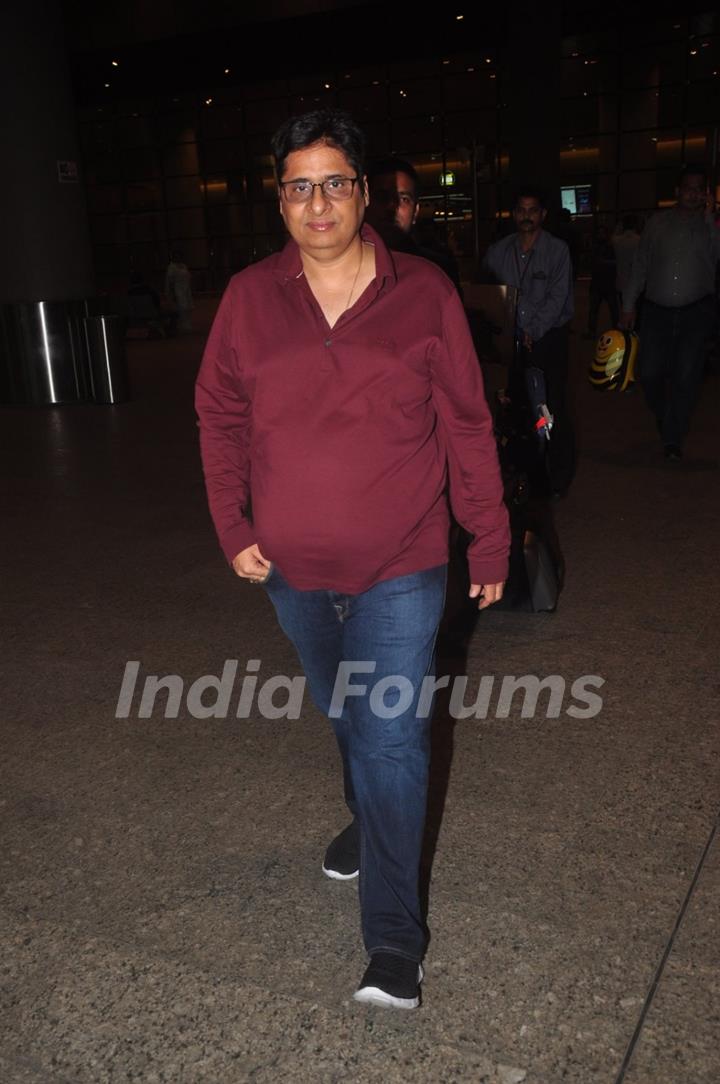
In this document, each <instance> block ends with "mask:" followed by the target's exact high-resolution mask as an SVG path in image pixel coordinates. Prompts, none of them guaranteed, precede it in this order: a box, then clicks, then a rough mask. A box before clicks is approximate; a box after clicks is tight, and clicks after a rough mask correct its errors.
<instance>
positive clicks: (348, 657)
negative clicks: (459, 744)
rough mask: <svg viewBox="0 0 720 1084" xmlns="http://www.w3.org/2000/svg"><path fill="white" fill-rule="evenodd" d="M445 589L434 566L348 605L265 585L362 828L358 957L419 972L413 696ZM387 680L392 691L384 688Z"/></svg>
mask: <svg viewBox="0 0 720 1084" xmlns="http://www.w3.org/2000/svg"><path fill="white" fill-rule="evenodd" d="M445 578H446V566H445V565H440V566H438V567H437V568H431V569H428V570H427V571H424V572H415V573H412V574H410V575H408V576H399V577H397V578H396V579H392V580H386V581H384V582H382V583H378V584H376V585H375V586H374V587H371V588H370V589H369V590H368V591H363V592H362V593H361V594H359V595H344V594H341V593H339V592H337V591H325V590H321V591H297V590H295V588H293V587H290V585H289V584H288V583H286V582H285V580H284V579H283V576H282V574H281V573H280V572H279V571H278V569H274V570H273V572H272V574H271V576H270V579H269V580H268V581H267V584H266V588H267V591H268V594H269V596H270V599H271V600H272V603H273V605H274V606H275V611H276V613H277V616H278V620H279V622H280V625H281V627H282V629H283V631H284V632H285V634H286V635H287V636H288V638H289V639H290V640H291V641H292V643H293V644H294V645H295V648H296V650H297V653H298V655H299V657H300V662H301V663H302V666H303V669H304V670H305V674H306V677H307V681H308V685H309V688H310V692H311V693H312V697H313V700H314V701H315V703H316V704H317V706H318V707H319V708H320V710H321V711H322V712H323V713H324V714H325V715H327V716H328V718H330V719H331V722H332V724H333V727H334V730H335V736H336V738H337V743H338V746H339V748H340V754H341V756H342V762H343V773H344V781H345V800H346V802H347V804H348V806H349V808H350V811H351V812H352V813H353V815H354V816H355V817H357V820H358V824H359V827H360V910H361V914H362V930H363V939H364V942H365V948H366V949H367V951H368V953H370V954H372V953H373V952H378V951H381V950H382V951H389V952H395V953H397V954H398V955H400V956H405V957H406V958H408V959H411V960H417V961H420V960H421V959H422V957H423V955H424V953H425V948H426V945H427V935H426V929H425V924H424V922H423V919H422V914H421V909H420V899H419V891H418V879H419V870H420V854H421V850H422V843H423V833H424V827H425V807H426V801H427V780H428V766H429V760H430V714H431V703H429V702H428V688H427V686H428V684H429V683H425V690H424V693H423V695H422V697H421V692H423V679H424V678H426V677H428V678H430V679H432V677H433V669H434V654H435V637H436V635H437V629H438V625H439V623H440V617H441V615H442V610H443V604H444V600H445ZM343 663H345V666H344V667H343V666H341V664H343ZM393 677H395V678H397V679H398V680H397V682H393V681H383V679H392V678H393ZM379 682H380V683H382V684H380V685H378V683H379ZM363 687H364V691H362V690H363ZM333 693H335V696H333ZM430 700H431V698H430ZM418 709H419V710H418ZM418 715H419V716H420V717H418Z"/></svg>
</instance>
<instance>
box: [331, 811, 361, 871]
mask: <svg viewBox="0 0 720 1084" xmlns="http://www.w3.org/2000/svg"><path fill="white" fill-rule="evenodd" d="M323 873H324V874H325V876H326V877H332V879H333V880H334V881H352V880H353V879H354V878H355V877H357V876H358V874H359V873H360V826H359V825H358V822H357V821H356V820H354V821H353V822H352V824H349V825H348V826H347V828H344V829H343V830H342V832H341V833H340V835H339V836H335V839H334V840H333V841H332V843H331V844H330V846H329V847H328V849H327V850H326V851H325V860H324V861H323Z"/></svg>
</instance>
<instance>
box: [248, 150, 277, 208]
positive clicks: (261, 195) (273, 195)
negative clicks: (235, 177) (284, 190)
mask: <svg viewBox="0 0 720 1084" xmlns="http://www.w3.org/2000/svg"><path fill="white" fill-rule="evenodd" d="M271 163H272V160H271V159H270V156H269V155H267V156H263V157H262V158H260V159H259V160H258V159H256V160H255V166H254V168H253V169H252V171H251V172H250V173H249V174H248V189H249V194H250V198H251V199H253V200H272V201H273V202H274V201H276V200H277V198H278V193H277V181H276V180H275V170H274V168H273V166H272V164H271Z"/></svg>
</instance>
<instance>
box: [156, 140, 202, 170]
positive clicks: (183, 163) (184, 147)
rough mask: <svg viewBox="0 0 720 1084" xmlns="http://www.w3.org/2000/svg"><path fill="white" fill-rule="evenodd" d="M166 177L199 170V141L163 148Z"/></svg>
mask: <svg viewBox="0 0 720 1084" xmlns="http://www.w3.org/2000/svg"><path fill="white" fill-rule="evenodd" d="M163 169H164V171H165V176H166V177H173V176H178V175H182V174H186V175H187V174H192V173H198V172H199V166H198V147H197V143H178V144H176V145H174V146H173V145H171V146H169V147H165V148H164V150H163Z"/></svg>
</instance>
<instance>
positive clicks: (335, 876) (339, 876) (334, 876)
mask: <svg viewBox="0 0 720 1084" xmlns="http://www.w3.org/2000/svg"><path fill="white" fill-rule="evenodd" d="M322 871H323V873H324V874H325V876H326V877H329V878H330V879H331V880H332V881H354V880H355V878H356V877H359V876H360V870H359V869H356V870H355V872H354V873H338V871H337V870H336V869H327V868H326V867H325V866H323V868H322Z"/></svg>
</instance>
